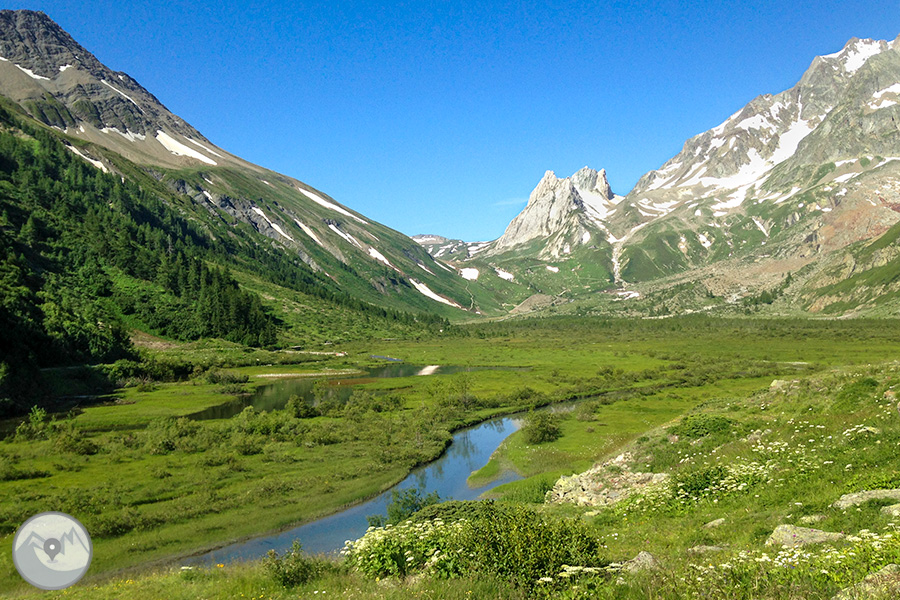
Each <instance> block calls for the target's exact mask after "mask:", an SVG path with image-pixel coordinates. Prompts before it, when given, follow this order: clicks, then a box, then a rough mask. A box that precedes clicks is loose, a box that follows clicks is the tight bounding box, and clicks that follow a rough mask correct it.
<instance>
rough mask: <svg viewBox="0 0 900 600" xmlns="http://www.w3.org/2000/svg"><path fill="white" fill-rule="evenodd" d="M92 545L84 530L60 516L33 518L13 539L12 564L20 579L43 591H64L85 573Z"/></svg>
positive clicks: (64, 515) (76, 521)
mask: <svg viewBox="0 0 900 600" xmlns="http://www.w3.org/2000/svg"><path fill="white" fill-rule="evenodd" d="M92 555H93V545H92V544H91V536H90V534H88V532H87V529H85V527H84V525H82V524H81V523H80V522H79V521H78V520H77V519H76V518H74V517H72V516H71V515H67V514H66V513H61V512H45V513H40V514H37V515H34V516H33V517H31V518H30V519H28V520H27V521H25V523H23V524H22V526H21V527H19V530H18V531H17V532H16V535H15V537H14V538H13V563H14V564H15V566H16V570H17V571H18V572H19V575H21V576H22V579H24V580H25V581H27V582H28V583H30V584H31V585H33V586H35V587H37V588H41V589H43V590H61V589H63V588H67V587H69V586H71V585H73V584H74V583H76V582H77V581H78V580H79V579H81V578H82V577H83V576H84V574H85V573H86V572H87V570H88V567H89V566H90V564H91V557H92Z"/></svg>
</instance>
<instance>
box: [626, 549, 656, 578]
mask: <svg viewBox="0 0 900 600" xmlns="http://www.w3.org/2000/svg"><path fill="white" fill-rule="evenodd" d="M659 568H660V567H659V561H658V560H656V557H655V556H653V555H652V554H650V553H649V552H647V551H646V550H642V551H641V552H638V555H637V556H635V557H634V558H632V559H631V560H629V561H626V562H625V564H623V565H622V570H623V571H626V572H628V573H640V572H642V571H656V570H658V569H659Z"/></svg>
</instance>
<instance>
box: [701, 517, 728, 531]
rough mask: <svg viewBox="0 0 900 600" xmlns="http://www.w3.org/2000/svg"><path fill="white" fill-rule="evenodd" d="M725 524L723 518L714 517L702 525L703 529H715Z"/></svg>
mask: <svg viewBox="0 0 900 600" xmlns="http://www.w3.org/2000/svg"><path fill="white" fill-rule="evenodd" d="M724 524H725V519H724V518H722V519H715V520H714V521H710V522H709V523H707V524H706V525H704V526H703V529H715V528H716V527H721V526H722V525H724Z"/></svg>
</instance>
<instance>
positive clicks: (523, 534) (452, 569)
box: [344, 502, 606, 589]
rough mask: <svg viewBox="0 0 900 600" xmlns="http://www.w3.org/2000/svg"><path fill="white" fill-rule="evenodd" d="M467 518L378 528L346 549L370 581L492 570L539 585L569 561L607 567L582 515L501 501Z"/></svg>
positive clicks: (471, 511)
mask: <svg viewBox="0 0 900 600" xmlns="http://www.w3.org/2000/svg"><path fill="white" fill-rule="evenodd" d="M476 504H477V505H478V506H477V507H475V508H474V509H473V507H471V506H465V507H464V510H465V512H466V513H469V514H470V517H469V518H468V519H466V520H459V521H456V522H454V523H448V522H445V521H443V520H440V519H439V518H438V519H434V520H431V521H420V522H415V523H413V522H406V523H403V524H401V525H399V526H396V527H392V526H387V527H385V528H370V529H369V531H368V532H367V533H366V535H365V536H364V537H362V538H361V539H359V540H357V541H355V542H350V543H349V544H348V545H347V547H346V548H345V550H344V553H345V554H346V555H348V562H349V564H350V565H352V566H353V567H355V568H356V569H357V570H359V571H360V572H362V573H363V574H364V575H366V576H367V577H370V578H375V577H386V576H399V577H405V576H406V575H408V574H410V573H412V572H414V571H417V570H423V569H430V570H431V571H433V572H434V573H436V574H437V575H439V576H443V577H454V576H462V577H468V576H472V575H480V574H487V575H489V576H493V577H498V578H501V579H505V580H508V581H511V582H513V583H515V584H516V585H520V586H522V587H523V588H526V589H532V588H533V587H534V586H536V585H538V580H539V579H540V578H541V577H547V576H554V575H556V574H557V573H559V571H560V570H561V569H562V566H563V565H581V566H589V567H594V566H603V565H605V564H606V562H605V561H604V560H603V559H602V558H601V557H600V556H599V554H598V552H599V549H600V547H601V546H600V542H599V541H598V540H597V539H596V538H595V537H594V536H593V535H592V534H591V533H590V530H589V528H588V526H587V525H586V524H585V523H583V522H582V521H580V520H575V519H562V520H558V519H553V518H548V517H545V516H543V515H541V514H540V513H537V512H536V511H533V510H529V509H527V508H522V507H517V506H501V505H499V504H495V503H494V502H481V503H476Z"/></svg>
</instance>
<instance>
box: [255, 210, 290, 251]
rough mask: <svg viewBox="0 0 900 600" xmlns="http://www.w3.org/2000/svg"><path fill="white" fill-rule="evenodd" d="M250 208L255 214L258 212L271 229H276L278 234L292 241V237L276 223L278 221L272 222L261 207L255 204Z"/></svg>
mask: <svg viewBox="0 0 900 600" xmlns="http://www.w3.org/2000/svg"><path fill="white" fill-rule="evenodd" d="M250 210H252V211H253V212H255V213H256V214H258V215H259V216H261V217H262V218H263V219H265V220H266V223H268V224H269V227H271V228H272V229H274V230H275V231H277V232H278V233H279V234H281V236H282V237H285V238H287V239H289V240H291V241H292V242H293V241H294V238H292V237H291V236H289V235H288V234H286V233H285V232H284V230H283V229H282V228H281V226H280V225H278V223H273V222H272V219H270V218H269V217H268V216H267V215H266V213H264V212H263V210H262V209H261V208H259V207H257V206H254V207H253V208H251V209H250Z"/></svg>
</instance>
